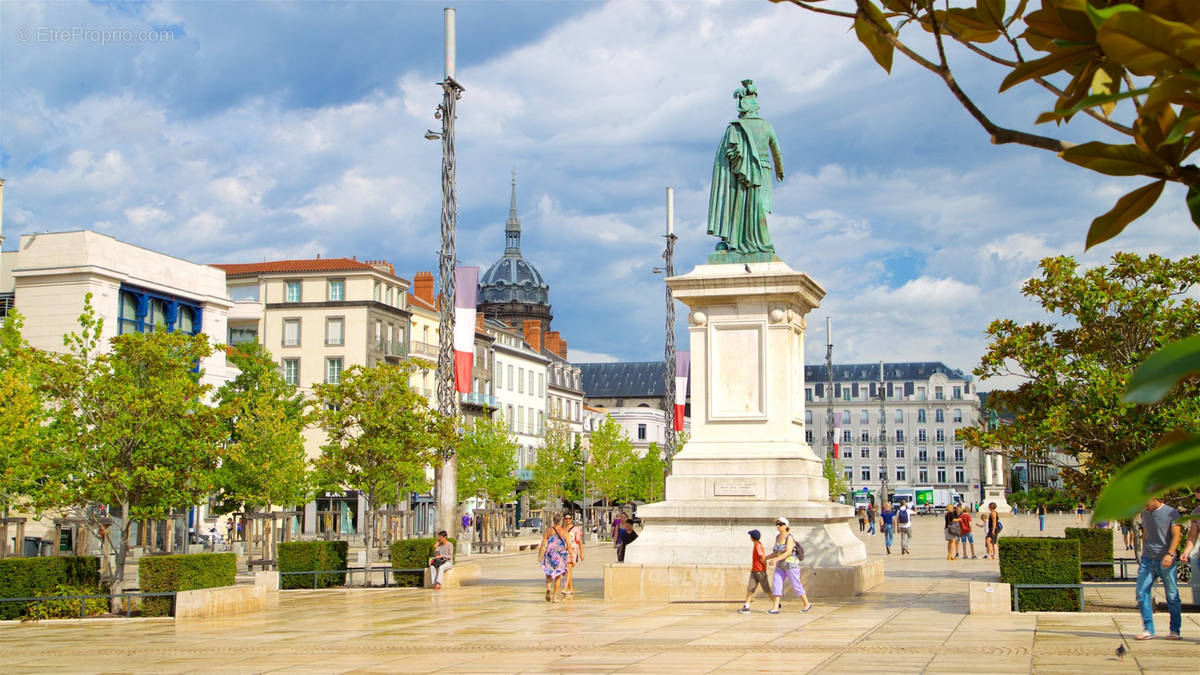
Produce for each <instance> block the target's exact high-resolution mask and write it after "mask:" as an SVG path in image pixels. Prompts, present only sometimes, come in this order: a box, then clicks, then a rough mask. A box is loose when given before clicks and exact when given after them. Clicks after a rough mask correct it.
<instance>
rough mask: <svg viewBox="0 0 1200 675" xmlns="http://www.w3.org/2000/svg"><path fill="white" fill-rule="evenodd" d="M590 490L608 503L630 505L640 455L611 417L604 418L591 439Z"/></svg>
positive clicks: (589, 455) (589, 457) (589, 454)
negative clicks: (632, 485) (626, 503)
mask: <svg viewBox="0 0 1200 675" xmlns="http://www.w3.org/2000/svg"><path fill="white" fill-rule="evenodd" d="M588 459H589V467H590V469H589V470H588V487H589V489H594V490H595V491H596V493H597V494H599V495H600V496H601V497H603V498H604V499H605V501H607V502H608V503H610V504H611V503H613V502H623V501H627V500H629V499H630V498H631V497H632V494H631V492H630V486H631V484H632V473H633V466H634V463H635V462H636V461H637V455H636V454H635V453H634V451H633V443H631V442H630V440H629V437H627V436H626V435H625V433H624V432H623V431H622V430H621V426H620V425H619V424H617V423H616V422H614V421H613V418H612V417H609V416H607V415H606V416H605V417H604V421H603V422H601V423H600V426H599V427H598V428H597V429H596V430H595V431H593V432H592V435H591V438H590V439H589V453H588Z"/></svg>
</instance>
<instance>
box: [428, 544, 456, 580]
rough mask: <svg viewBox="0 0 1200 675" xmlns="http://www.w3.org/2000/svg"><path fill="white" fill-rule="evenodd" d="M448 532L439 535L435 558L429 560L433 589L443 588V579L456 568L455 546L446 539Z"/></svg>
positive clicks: (434, 553)
mask: <svg viewBox="0 0 1200 675" xmlns="http://www.w3.org/2000/svg"><path fill="white" fill-rule="evenodd" d="M446 537H447V535H446V531H445V530H442V531H440V532H438V533H437V545H436V546H434V547H433V557H432V558H430V559H429V570H430V573H431V576H432V577H433V589H434V590H435V591H436V590H438V589H440V588H441V587H442V577H443V576H445V575H446V570H448V569H450V568H451V567H454V544H451V543H450V541H449V540H448V539H446Z"/></svg>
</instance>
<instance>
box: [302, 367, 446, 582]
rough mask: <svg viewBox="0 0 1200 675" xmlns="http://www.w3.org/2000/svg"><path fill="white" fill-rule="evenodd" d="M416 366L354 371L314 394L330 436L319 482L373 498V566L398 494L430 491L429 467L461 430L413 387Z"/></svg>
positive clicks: (369, 526) (369, 539)
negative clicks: (380, 519)
mask: <svg viewBox="0 0 1200 675" xmlns="http://www.w3.org/2000/svg"><path fill="white" fill-rule="evenodd" d="M419 367H420V366H418V365H417V364H414V363H413V362H412V361H405V362H403V363H401V364H399V365H392V364H386V363H380V364H377V365H375V366H374V367H371V368H364V367H363V366H351V367H350V368H348V369H346V371H345V372H343V373H342V376H341V378H340V379H339V380H338V381H337V382H331V383H327V384H318V385H316V386H315V387H313V389H314V394H315V398H316V400H315V404H316V406H317V411H316V414H315V417H316V419H317V421H318V422H319V424H320V426H321V427H322V428H323V429H324V430H325V432H326V434H327V435H328V439H327V441H326V443H325V445H323V446H322V448H321V456H320V457H318V458H317V459H316V461H315V468H316V474H317V475H316V478H317V483H318V485H320V486H321V487H325V488H329V489H341V488H348V489H351V490H358V491H360V492H361V493H362V495H363V497H364V498H365V499H366V500H367V509H366V518H367V522H366V523H364V525H365V527H364V529H363V531H364V532H365V533H366V546H367V566H370V565H371V553H372V550H373V549H374V548H375V546H374V537H373V531H374V529H375V528H374V524H375V516H374V515H373V514H372V511H374V510H375V509H378V508H379V507H380V506H381V505H382V504H384V503H385V502H386V501H387V500H388V499H389V498H392V499H394V495H396V494H398V493H402V492H408V491H422V490H426V489H428V488H429V481H428V480H427V479H426V477H425V467H427V466H429V465H430V464H432V463H434V462H436V461H437V460H438V457H439V453H438V452H437V448H441V447H445V446H446V445H447V443H448V441H447V439H449V438H452V436H453V433H454V429H453V426H452V425H451V423H450V420H447V419H446V418H444V417H443V416H442V415H441V414H440V413H438V412H437V411H436V410H433V409H432V408H430V407H429V404H428V402H427V401H426V400H425V397H423V396H421V395H420V394H418V393H417V392H416V391H415V390H413V389H412V387H411V386H410V385H409V382H410V379H411V377H412V373H413V372H414V371H415V370H416V369H417V368H419Z"/></svg>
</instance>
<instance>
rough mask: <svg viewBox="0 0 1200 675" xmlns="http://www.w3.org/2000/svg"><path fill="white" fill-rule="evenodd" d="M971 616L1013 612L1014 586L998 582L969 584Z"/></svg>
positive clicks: (974, 582)
mask: <svg viewBox="0 0 1200 675" xmlns="http://www.w3.org/2000/svg"><path fill="white" fill-rule="evenodd" d="M968 594H969V598H970V600H969V602H970V609H969V610H968V613H970V614H1009V613H1011V612H1012V586H1009V585H1008V584H1002V583H1000V582H998V581H995V582H993V581H972V582H970V584H968Z"/></svg>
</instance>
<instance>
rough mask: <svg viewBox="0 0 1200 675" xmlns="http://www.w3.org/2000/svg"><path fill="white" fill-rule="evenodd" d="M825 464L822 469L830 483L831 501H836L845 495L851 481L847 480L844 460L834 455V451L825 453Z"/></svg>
mask: <svg viewBox="0 0 1200 675" xmlns="http://www.w3.org/2000/svg"><path fill="white" fill-rule="evenodd" d="M823 464H824V465H823V467H822V469H821V471H822V474H823V475H824V476H825V480H826V481H827V482H828V483H829V501H831V502H836V501H837V498H838V497H841V496H844V495H845V494H846V493H847V492H849V490H850V483H848V482H847V481H846V469H845V467H843V466H842V460H840V459H838V458H837V457H834V456H833V453H829V454H827V455H825V461H824V463H823Z"/></svg>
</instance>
